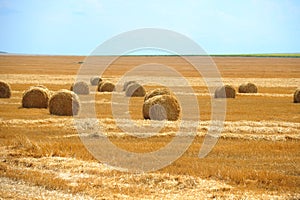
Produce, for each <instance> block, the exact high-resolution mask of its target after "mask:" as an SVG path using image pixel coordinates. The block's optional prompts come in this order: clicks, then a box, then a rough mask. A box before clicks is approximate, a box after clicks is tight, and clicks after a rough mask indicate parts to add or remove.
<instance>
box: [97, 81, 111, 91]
mask: <svg viewBox="0 0 300 200" xmlns="http://www.w3.org/2000/svg"><path fill="white" fill-rule="evenodd" d="M114 90H115V84H113V83H112V82H109V81H105V82H101V84H100V88H99V86H98V91H100V92H112V91H114Z"/></svg>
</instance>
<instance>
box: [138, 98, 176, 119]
mask: <svg viewBox="0 0 300 200" xmlns="http://www.w3.org/2000/svg"><path fill="white" fill-rule="evenodd" d="M180 111H181V108H180V105H179V103H178V100H177V99H176V97H175V96H173V95H157V96H154V97H152V98H150V99H148V100H147V101H145V102H144V104H143V116H144V119H151V120H170V121H176V120H178V119H179V116H180Z"/></svg>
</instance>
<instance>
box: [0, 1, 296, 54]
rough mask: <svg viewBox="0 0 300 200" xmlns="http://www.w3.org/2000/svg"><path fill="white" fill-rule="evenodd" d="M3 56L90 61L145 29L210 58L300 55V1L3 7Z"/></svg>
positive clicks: (13, 3) (46, 3)
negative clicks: (114, 41)
mask: <svg viewBox="0 0 300 200" xmlns="http://www.w3.org/2000/svg"><path fill="white" fill-rule="evenodd" d="M0 25H1V31H0V36H1V37H0V51H7V52H11V53H26V54H54V55H60V54H62V55H88V54H89V53H90V52H91V51H93V50H94V49H95V48H96V47H97V46H98V45H99V44H101V43H102V42H104V41H106V40H107V39H109V38H111V37H113V36H115V35H117V34H120V33H122V32H126V31H130V30H133V29H139V28H164V29H170V30H173V31H176V32H179V33H181V34H184V35H186V36H188V37H189V38H191V39H192V40H194V41H196V42H197V43H198V44H199V45H200V46H201V47H202V48H203V49H204V50H205V51H206V52H207V53H209V54H235V53H236V54H238V53H297V52H300V1H297V0H295V1H292V0H290V1H289V0H273V1H271V0H248V1H242V0H241V1H236V0H228V1H222V0H219V1H216V0H215V1H214V0H212V1H209V0H187V1H182V0H173V1H170V0H165V1H161V0H160V1H158V0H152V1H138V0H127V1H121V0H49V1H41V0H0Z"/></svg>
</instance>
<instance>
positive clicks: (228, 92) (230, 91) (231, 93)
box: [215, 85, 235, 98]
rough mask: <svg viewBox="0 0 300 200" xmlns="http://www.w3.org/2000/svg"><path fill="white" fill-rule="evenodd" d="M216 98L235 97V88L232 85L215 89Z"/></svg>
mask: <svg viewBox="0 0 300 200" xmlns="http://www.w3.org/2000/svg"><path fill="white" fill-rule="evenodd" d="M215 98H235V89H234V88H233V87H231V86H230V85H224V86H220V87H218V88H217V89H216V91H215Z"/></svg>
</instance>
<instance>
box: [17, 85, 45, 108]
mask: <svg viewBox="0 0 300 200" xmlns="http://www.w3.org/2000/svg"><path fill="white" fill-rule="evenodd" d="M49 96H50V91H49V90H48V89H47V88H46V87H45V86H41V85H39V86H33V87H30V88H29V89H28V90H26V91H25V92H24V93H23V97H22V107H23V108H48V101H49Z"/></svg>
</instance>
